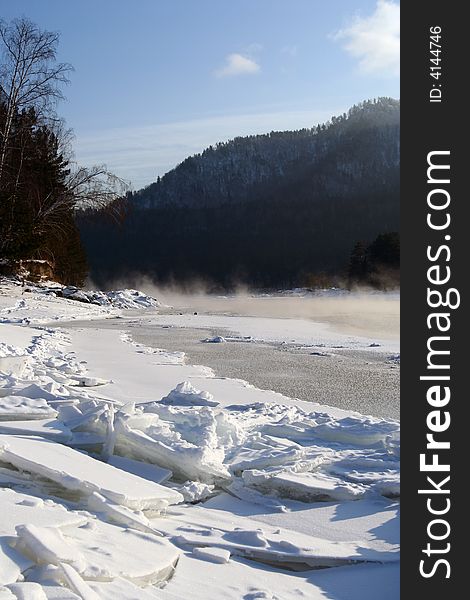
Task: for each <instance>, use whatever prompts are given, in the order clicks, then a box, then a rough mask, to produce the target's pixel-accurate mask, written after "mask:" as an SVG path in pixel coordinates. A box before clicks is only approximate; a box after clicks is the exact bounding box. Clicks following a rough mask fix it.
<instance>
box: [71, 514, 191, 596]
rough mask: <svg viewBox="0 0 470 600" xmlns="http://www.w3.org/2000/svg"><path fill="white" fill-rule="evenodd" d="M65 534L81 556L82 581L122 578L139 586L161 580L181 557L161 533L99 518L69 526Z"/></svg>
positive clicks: (170, 572) (178, 551) (168, 575)
mask: <svg viewBox="0 0 470 600" xmlns="http://www.w3.org/2000/svg"><path fill="white" fill-rule="evenodd" d="M64 537H66V539H67V542H68V543H69V544H70V545H73V546H74V547H76V548H78V549H79V550H80V552H81V554H82V556H83V558H84V561H85V566H84V569H83V571H81V572H80V575H81V576H82V577H83V579H85V580H94V581H110V580H112V579H115V578H116V577H124V578H125V579H129V580H130V581H133V582H134V583H136V584H138V585H145V584H153V583H161V582H163V581H165V580H166V579H167V578H168V577H170V576H171V575H172V574H173V571H174V568H175V566H176V563H177V562H178V559H179V556H180V550H178V548H176V546H174V545H173V544H172V543H171V542H169V541H168V540H167V539H165V538H163V537H161V536H156V535H154V534H152V533H143V532H141V531H136V530H135V529H131V528H124V527H116V526H115V525H111V524H108V523H103V522H102V521H100V520H98V519H91V520H90V522H89V523H88V524H86V525H83V526H81V527H74V528H71V527H69V528H68V529H67V532H66V535H65V536H64Z"/></svg>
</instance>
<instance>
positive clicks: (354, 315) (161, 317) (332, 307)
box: [72, 294, 400, 419]
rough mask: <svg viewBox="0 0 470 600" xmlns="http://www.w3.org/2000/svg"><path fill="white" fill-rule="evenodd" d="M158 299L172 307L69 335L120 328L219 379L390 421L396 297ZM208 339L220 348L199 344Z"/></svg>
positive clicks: (395, 378)
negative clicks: (178, 353) (218, 339)
mask: <svg viewBox="0 0 470 600" xmlns="http://www.w3.org/2000/svg"><path fill="white" fill-rule="evenodd" d="M163 300H164V301H165V302H167V303H171V305H172V307H171V308H169V309H164V310H162V311H160V313H159V314H153V315H150V314H148V313H146V314H145V315H144V316H141V315H139V316H138V317H137V315H133V316H132V317H126V318H124V319H116V320H109V319H108V320H104V321H100V322H99V323H98V322H96V321H94V322H88V323H84V322H76V323H74V324H73V325H72V326H74V327H75V326H80V327H92V328H96V327H99V328H113V329H126V330H127V331H129V333H130V334H131V336H132V338H133V339H134V341H136V342H139V343H141V344H144V345H146V346H150V347H154V348H162V349H165V350H170V351H183V352H185V353H186V362H187V363H188V364H197V365H205V366H208V367H210V368H212V369H213V370H214V372H215V374H216V375H217V376H219V377H229V378H238V379H243V380H246V381H248V382H249V383H250V384H252V385H254V386H256V387H259V388H261V389H269V390H274V391H276V392H280V393H282V394H284V395H286V396H289V397H293V398H299V399H301V400H306V401H310V402H319V403H321V404H327V405H330V406H335V407H338V408H342V409H346V410H355V411H358V412H360V413H362V414H370V415H373V416H377V417H386V418H394V419H398V418H399V414H400V413H399V383H400V369H399V297H398V296H397V295H381V294H372V295H368V296H360V295H357V296H348V297H340V298H335V297H334V298H302V297H298V298H296V297H288V298H272V297H269V298H252V297H246V298H240V297H236V298H214V297H207V296H170V297H164V298H163ZM208 311H210V312H208ZM195 313H197V314H195ZM286 317H288V318H286ZM216 336H221V337H223V338H224V339H225V340H227V341H226V342H225V343H209V342H207V341H206V340H207V339H212V338H214V337H216Z"/></svg>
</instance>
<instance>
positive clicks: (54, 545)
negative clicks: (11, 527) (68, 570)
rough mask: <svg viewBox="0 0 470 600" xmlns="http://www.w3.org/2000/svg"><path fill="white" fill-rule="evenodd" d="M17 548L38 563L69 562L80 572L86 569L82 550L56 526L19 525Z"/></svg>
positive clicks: (54, 563)
mask: <svg viewBox="0 0 470 600" xmlns="http://www.w3.org/2000/svg"><path fill="white" fill-rule="evenodd" d="M16 533H17V536H18V540H17V541H16V546H15V547H16V548H17V549H18V550H20V552H22V553H23V554H25V555H26V556H27V557H28V558H31V560H34V562H35V563H36V564H39V565H41V564H43V565H49V564H51V565H59V564H60V563H67V564H69V565H72V566H73V567H74V568H75V569H77V570H78V571H79V572H81V571H83V570H84V569H85V559H84V557H83V555H82V554H81V552H79V551H78V550H77V549H76V548H75V547H73V546H71V545H70V544H68V543H67V541H66V540H65V538H64V536H63V535H62V533H61V532H60V531H59V530H58V529H57V528H54V527H38V526H37V525H18V526H17V527H16Z"/></svg>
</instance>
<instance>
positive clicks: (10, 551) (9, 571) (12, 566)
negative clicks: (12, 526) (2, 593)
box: [0, 537, 34, 586]
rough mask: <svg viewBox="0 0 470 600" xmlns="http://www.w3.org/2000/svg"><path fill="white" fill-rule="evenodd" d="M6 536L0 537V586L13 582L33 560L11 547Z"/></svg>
mask: <svg viewBox="0 0 470 600" xmlns="http://www.w3.org/2000/svg"><path fill="white" fill-rule="evenodd" d="M9 542H10V539H9V538H8V537H0V586H2V585H8V584H9V583H15V581H18V579H19V578H20V576H21V573H22V572H23V571H25V570H26V569H29V568H30V567H31V566H32V565H34V563H33V561H31V560H30V559H29V558H26V556H23V555H22V554H20V552H18V551H17V550H15V549H14V548H12V547H11V546H10V544H9Z"/></svg>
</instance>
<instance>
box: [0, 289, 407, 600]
mask: <svg viewBox="0 0 470 600" xmlns="http://www.w3.org/2000/svg"><path fill="white" fill-rule="evenodd" d="M53 287H54V286H52V285H50V286H49V287H47V286H46V288H42V289H39V288H31V291H30V292H25V291H24V290H23V289H22V288H21V287H20V286H18V285H15V284H13V283H8V282H6V281H5V280H4V281H3V282H2V285H1V286H0V321H1V322H0V357H1V358H0V360H1V361H3V362H2V363H1V364H0V369H1V372H0V502H1V505H2V511H3V516H4V519H2V523H1V525H0V574H1V575H0V598H2V597H5V598H28V599H32V600H34V599H35V598H38V599H39V600H44V598H46V599H54V598H55V599H57V600H61V599H62V600H74V599H75V598H82V600H83V599H91V600H95V599H96V598H104V599H107V598H110V599H111V598H112V599H113V600H118V599H120V598H122V599H123V600H126V599H128V600H131V599H135V600H151V599H152V598H154V599H156V598H163V599H167V600H176V599H178V600H181V598H193V599H194V600H202V599H203V598H204V599H207V600H219V599H220V598H228V599H233V600H240V599H241V598H243V599H244V600H255V599H260V598H269V599H271V600H281V599H282V600H291V599H292V600H293V599H297V598H299V597H304V598H309V599H310V598H312V599H313V600H317V599H320V598H321V599H326V598H335V599H337V600H359V599H360V600H369V599H370V600H372V599H375V598H377V597H380V598H384V599H385V600H396V599H397V598H398V579H399V577H398V568H399V567H398V565H399V563H398V561H399V517H398V515H399V501H398V498H399V493H400V488H399V447H400V446H399V444H400V440H399V423H397V422H396V421H392V420H386V419H378V418H372V417H366V416H362V415H360V414H358V413H352V412H347V411H344V410H340V409H337V408H332V407H327V406H322V405H319V404H316V403H311V402H305V401H299V400H296V399H291V398H287V397H285V396H282V395H281V394H278V393H274V392H270V391H267V390H259V389H257V388H255V387H253V386H251V385H250V384H249V383H247V382H245V381H242V380H234V379H225V378H220V377H216V376H215V374H214V373H213V371H212V370H211V369H208V368H206V367H203V366H194V365H188V364H186V361H185V357H184V354H183V353H180V352H167V351H165V350H161V349H160V350H156V349H152V348H147V347H145V346H142V345H141V344H137V343H135V342H133V340H132V339H131V338H130V337H129V335H128V333H126V331H125V320H123V328H122V331H118V330H113V329H100V328H99V327H97V328H96V329H89V328H81V327H74V328H73V329H67V328H65V326H66V323H65V321H71V320H78V319H87V320H90V319H96V318H100V317H103V316H106V317H107V318H110V317H113V316H120V315H122V313H121V312H120V311H122V310H126V309H127V308H133V309H136V305H137V304H139V306H140V310H143V309H144V308H151V309H155V308H156V306H157V304H153V303H152V302H150V301H147V300H146V298H148V297H147V296H145V295H142V294H140V293H134V291H129V290H124V291H123V292H122V293H115V294H114V296H111V295H109V294H108V295H106V299H103V298H104V296H102V295H101V294H100V293H95V294H96V295H95V296H93V299H94V300H92V301H96V302H97V303H96V304H90V303H89V301H90V298H92V296H91V295H90V294H91V293H88V292H87V293H86V294H85V296H86V298H84V297H82V292H81V291H79V290H75V291H74V290H70V289H64V288H62V287H60V286H59V287H58V288H57V289H56V290H55V291H54V289H53ZM5 290H6V293H2V291H3V292H4V291H5ZM22 291H24V293H22ZM60 295H62V296H68V297H67V298H64V297H59V296H60ZM73 296H77V298H76V299H74V300H72V299H71V297H73ZM79 296H80V298H79ZM87 299H88V301H87ZM100 299H101V300H102V303H99V302H101V300H100ZM78 300H80V301H78ZM155 302H156V301H155ZM132 303H133V304H132ZM118 306H119V308H118ZM142 314H143V313H142ZM146 314H147V316H146V317H145V318H146V319H148V318H149V317H148V314H149V313H146ZM132 318H133V319H136V318H137V319H140V318H142V317H141V313H137V316H136V313H133V317H132ZM151 318H152V319H157V320H159V321H160V322H162V323H168V324H176V325H177V326H191V327H194V326H197V323H199V324H201V323H203V320H205V321H207V323H209V322H211V327H213V328H214V329H217V328H218V327H225V326H226V328H227V329H229V330H230V331H232V332H234V334H235V335H239V336H242V337H246V336H252V338H253V339H263V340H265V341H269V340H274V339H275V340H277V341H287V343H293V341H295V342H296V343H306V340H307V337H308V339H309V340H310V341H309V343H311V341H312V335H313V333H312V332H313V329H312V327H313V326H312V324H311V323H310V324H309V325H308V327H310V329H309V330H308V331H306V329H305V327H306V325H305V324H306V323H307V322H306V321H302V322H300V320H298V321H296V320H295V319H262V318H242V317H240V318H239V317H228V316H221V315H218V316H209V315H197V316H195V315H187V316H184V315H183V316H179V315H159V314H157V313H155V312H154V313H152V317H151ZM53 321H64V323H63V327H64V328H50V326H48V325H47V326H44V324H46V323H51V322H53ZM205 321H204V324H203V325H202V326H206V324H207V323H206V322H205ZM315 325H318V324H315ZM199 326H201V325H199ZM315 336H316V338H315V339H316V342H318V344H324V346H322V347H324V348H326V349H328V348H330V347H333V346H334V345H335V344H342V345H345V344H347V345H349V347H353V348H368V349H370V348H372V349H374V348H377V351H380V352H388V353H389V355H391V356H393V355H394V352H395V350H394V349H393V348H392V346H393V344H390V343H389V342H387V341H382V340H378V341H377V340H368V339H366V338H359V337H354V336H341V335H340V334H336V333H332V332H330V331H328V329H327V328H326V327H324V328H323V327H320V328H318V327H316V328H315ZM233 339H235V338H231V337H228V336H227V337H226V338H224V340H225V342H226V343H230V342H231V340H233ZM211 342H214V343H221V340H218V342H216V341H215V339H214V340H211ZM379 343H380V344H381V345H380V346H378V345H375V344H379ZM370 344H374V346H370ZM387 344H388V346H387ZM389 346H390V348H389ZM2 585H3V586H6V587H3V588H2V587H1V586H2Z"/></svg>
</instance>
